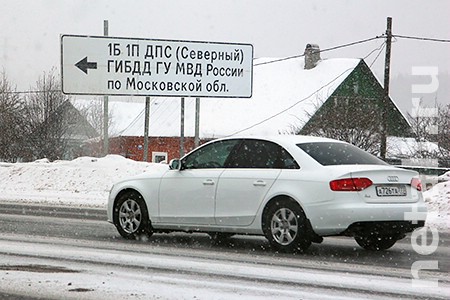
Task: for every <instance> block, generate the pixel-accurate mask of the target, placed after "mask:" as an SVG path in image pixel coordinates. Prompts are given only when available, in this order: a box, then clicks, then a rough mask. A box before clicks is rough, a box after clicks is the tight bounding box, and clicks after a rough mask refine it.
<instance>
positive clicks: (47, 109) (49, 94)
mask: <svg viewBox="0 0 450 300" xmlns="http://www.w3.org/2000/svg"><path fill="white" fill-rule="evenodd" d="M33 90H34V92H31V93H29V94H28V96H27V101H26V106H27V109H26V118H27V119H28V126H27V131H28V134H27V136H28V139H27V144H28V145H29V149H30V156H31V157H30V158H31V159H35V158H42V157H47V158H48V159H51V160H55V159H60V158H62V156H63V153H64V151H65V148H66V145H67V140H66V139H65V138H64V135H65V131H66V130H67V126H65V124H64V122H63V119H64V117H65V116H64V114H63V112H62V111H61V110H60V109H59V108H60V107H61V105H62V104H63V103H64V101H65V100H67V98H66V97H65V96H64V95H63V94H62V92H61V84H60V81H59V78H58V77H57V75H56V71H55V69H52V70H51V71H50V72H48V73H45V72H44V74H43V75H42V76H41V77H40V78H39V79H38V80H37V82H36V86H35V87H34V88H33Z"/></svg>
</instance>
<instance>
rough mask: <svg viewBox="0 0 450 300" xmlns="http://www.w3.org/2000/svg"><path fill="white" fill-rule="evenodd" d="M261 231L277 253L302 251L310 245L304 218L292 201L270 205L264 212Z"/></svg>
mask: <svg viewBox="0 0 450 300" xmlns="http://www.w3.org/2000/svg"><path fill="white" fill-rule="evenodd" d="M263 231H264V234H265V236H266V238H267V239H268V240H269V243H270V245H271V246H272V247H273V248H274V249H276V250H278V251H283V252H291V251H295V250H300V251H303V250H306V249H307V248H308V247H309V246H310V245H311V239H310V237H309V235H308V232H307V226H306V216H305V214H304V213H303V210H302V209H301V208H300V206H299V205H298V204H297V203H295V202H293V201H289V200H280V201H276V202H274V203H273V204H271V205H270V206H269V207H268V209H267V211H266V212H265V216H264V220H263Z"/></svg>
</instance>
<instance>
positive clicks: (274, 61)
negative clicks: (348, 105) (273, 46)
mask: <svg viewBox="0 0 450 300" xmlns="http://www.w3.org/2000/svg"><path fill="white" fill-rule="evenodd" d="M380 38H384V37H383V36H375V37H372V38H369V39H364V40H359V41H356V42H352V43H348V44H343V45H339V46H334V47H331V48H326V49H323V50H320V51H319V52H320V53H322V52H327V51H332V50H336V49H341V48H345V47H350V46H354V45H358V44H362V43H367V42H370V41H373V40H376V39H380ZM369 55H370V54H369ZM303 56H305V54H299V55H294V56H288V57H285V58H280V59H275V60H271V61H266V62H262V63H258V64H254V65H253V66H254V67H256V66H261V65H267V64H271V63H276V62H280V61H285V60H289V59H293V58H299V57H303Z"/></svg>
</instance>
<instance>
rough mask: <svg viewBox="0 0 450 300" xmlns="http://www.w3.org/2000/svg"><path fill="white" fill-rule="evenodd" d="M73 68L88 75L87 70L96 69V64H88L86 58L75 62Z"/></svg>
mask: <svg viewBox="0 0 450 300" xmlns="http://www.w3.org/2000/svg"><path fill="white" fill-rule="evenodd" d="M75 67H77V68H78V69H80V70H81V71H83V72H84V73H86V74H87V73H88V69H97V63H96V62H88V59H87V56H86V57H85V58H83V59H82V60H80V61H79V62H77V63H76V64H75Z"/></svg>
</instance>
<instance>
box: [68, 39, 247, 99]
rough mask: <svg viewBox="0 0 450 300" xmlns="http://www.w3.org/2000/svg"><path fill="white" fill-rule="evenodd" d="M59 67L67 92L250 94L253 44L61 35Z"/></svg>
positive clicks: (239, 95)
mask: <svg viewBox="0 0 450 300" xmlns="http://www.w3.org/2000/svg"><path fill="white" fill-rule="evenodd" d="M61 70H62V71H61V73H62V91H63V93H65V94H82V95H126V96H129V95H136V96H139V95H140V96H176V97H230V98H236V97H239V98H241V97H242V98H249V97H251V96H252V78H253V46H252V45H250V44H232V43H216V42H194V41H172V40H154V39H138V38H119V37H106V36H79V35H62V36H61Z"/></svg>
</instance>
